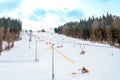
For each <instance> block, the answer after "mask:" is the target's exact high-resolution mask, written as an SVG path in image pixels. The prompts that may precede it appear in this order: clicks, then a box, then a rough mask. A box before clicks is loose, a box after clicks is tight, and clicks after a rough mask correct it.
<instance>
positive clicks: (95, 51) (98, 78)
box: [0, 32, 120, 80]
mask: <svg viewBox="0 0 120 80" xmlns="http://www.w3.org/2000/svg"><path fill="white" fill-rule="evenodd" d="M36 41H37V42H36ZM52 44H54V51H53V52H54V75H55V76H54V80H120V69H119V68H120V63H119V60H120V49H117V48H114V47H110V46H108V45H106V44H99V43H90V42H89V41H82V40H79V39H74V38H70V37H67V36H64V35H59V34H55V33H48V32H46V33H42V32H40V33H37V32H34V33H33V36H32V41H31V42H30V44H29V35H28V34H26V33H23V34H22V40H21V41H18V42H15V46H14V48H12V49H11V50H10V51H3V52H2V55H1V56H0V80H52ZM29 45H30V48H29ZM61 46H62V47H61ZM81 50H84V51H85V54H84V55H83V54H80V53H81ZM36 53H37V60H38V61H35V57H36ZM83 66H85V67H86V68H87V69H88V70H89V71H90V72H89V73H81V68H82V67H83ZM73 72H75V73H76V74H72V73H73Z"/></svg>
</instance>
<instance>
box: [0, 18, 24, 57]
mask: <svg viewBox="0 0 120 80" xmlns="http://www.w3.org/2000/svg"><path fill="white" fill-rule="evenodd" d="M21 30H22V21H20V19H11V18H10V17H8V18H5V17H3V18H0V55H1V52H2V51H3V41H5V42H7V44H6V45H5V48H4V49H5V50H9V49H10V48H12V47H13V46H14V41H16V40H19V39H20V31H21Z"/></svg>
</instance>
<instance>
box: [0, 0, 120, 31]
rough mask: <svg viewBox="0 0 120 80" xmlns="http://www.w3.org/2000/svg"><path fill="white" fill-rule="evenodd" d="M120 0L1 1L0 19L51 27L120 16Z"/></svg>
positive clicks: (36, 27) (24, 25) (35, 27)
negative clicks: (95, 18)
mask: <svg viewBox="0 0 120 80" xmlns="http://www.w3.org/2000/svg"><path fill="white" fill-rule="evenodd" d="M119 3H120V0H0V18H2V17H3V16H4V17H6V18H8V17H11V18H17V19H20V20H21V21H22V28H23V29H27V30H30V29H31V30H35V31H36V30H41V29H45V30H50V28H52V29H54V28H55V27H58V26H60V25H64V24H65V23H66V22H71V21H79V20H81V19H88V17H92V16H95V17H100V16H102V15H103V14H104V15H106V14H107V12H108V13H111V14H112V15H117V16H120V7H119Z"/></svg>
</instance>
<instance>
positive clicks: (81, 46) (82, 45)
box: [80, 44, 85, 54]
mask: <svg viewBox="0 0 120 80" xmlns="http://www.w3.org/2000/svg"><path fill="white" fill-rule="evenodd" d="M80 48H82V50H81V52H80V54H85V50H84V48H85V44H81V45H80Z"/></svg>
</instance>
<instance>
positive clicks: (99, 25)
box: [54, 13, 120, 47]
mask: <svg viewBox="0 0 120 80" xmlns="http://www.w3.org/2000/svg"><path fill="white" fill-rule="evenodd" d="M54 31H55V32H56V33H59V34H64V35H67V36H71V37H74V38H81V39H84V40H90V41H92V42H101V43H108V44H110V45H112V46H116V47H120V17H119V16H115V15H112V14H108V13H107V14H106V15H102V16H100V17H99V18H98V17H96V18H95V17H94V16H92V18H90V17H89V18H88V20H86V19H84V20H83V19H82V20H80V21H79V22H77V21H76V22H68V23H66V24H64V25H62V26H59V27H57V28H54Z"/></svg>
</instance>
